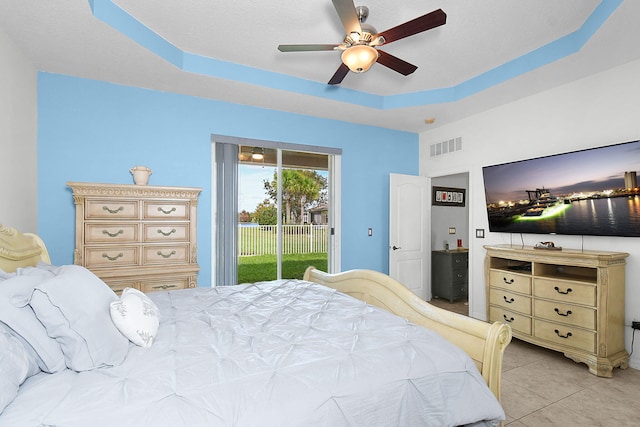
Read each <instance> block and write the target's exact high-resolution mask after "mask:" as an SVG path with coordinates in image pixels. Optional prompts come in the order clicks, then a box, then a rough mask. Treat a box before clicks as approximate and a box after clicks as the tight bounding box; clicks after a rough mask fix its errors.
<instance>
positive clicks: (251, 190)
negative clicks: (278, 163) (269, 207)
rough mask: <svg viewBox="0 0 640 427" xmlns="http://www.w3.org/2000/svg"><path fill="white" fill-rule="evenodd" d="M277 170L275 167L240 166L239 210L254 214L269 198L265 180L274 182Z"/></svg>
mask: <svg viewBox="0 0 640 427" xmlns="http://www.w3.org/2000/svg"><path fill="white" fill-rule="evenodd" d="M275 170H276V168H275V167H273V166H256V165H239V169H238V180H239V184H240V185H239V187H240V195H239V198H238V209H239V210H240V212H242V211H243V210H245V211H247V212H253V211H255V210H256V206H258V205H259V204H260V203H262V201H263V200H264V199H267V198H269V196H268V195H267V193H266V191H265V190H264V184H263V181H264V180H269V181H270V180H272V179H273V173H274V171H275Z"/></svg>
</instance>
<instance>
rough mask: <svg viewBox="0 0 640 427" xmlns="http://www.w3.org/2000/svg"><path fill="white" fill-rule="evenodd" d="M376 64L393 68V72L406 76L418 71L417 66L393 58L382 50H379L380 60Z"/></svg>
mask: <svg viewBox="0 0 640 427" xmlns="http://www.w3.org/2000/svg"><path fill="white" fill-rule="evenodd" d="M376 62H378V63H379V64H382V65H384V66H385V67H387V68H391V69H392V70H393V71H397V72H398V73H400V74H402V75H404V76H408V75H409V74H411V73H413V72H414V71H415V70H417V69H418V67H416V66H415V65H413V64H409V63H408V62H407V61H404V60H402V59H400V58H398V57H396V56H393V55H391V54H390V53H387V52H383V51H381V50H380V49H378V60H377V61H376Z"/></svg>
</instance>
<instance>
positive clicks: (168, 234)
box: [158, 228, 176, 237]
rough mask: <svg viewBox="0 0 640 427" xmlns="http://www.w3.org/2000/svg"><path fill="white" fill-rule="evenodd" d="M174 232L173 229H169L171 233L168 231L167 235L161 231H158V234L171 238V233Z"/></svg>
mask: <svg viewBox="0 0 640 427" xmlns="http://www.w3.org/2000/svg"><path fill="white" fill-rule="evenodd" d="M175 232H176V229H175V228H173V229H171V231H169V232H167V233H165V232H164V231H162V230H158V234H162V235H163V236H164V237H167V236H171V235H172V234H173V233H175Z"/></svg>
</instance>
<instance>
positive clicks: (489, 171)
mask: <svg viewBox="0 0 640 427" xmlns="http://www.w3.org/2000/svg"><path fill="white" fill-rule="evenodd" d="M639 171H640V141H631V142H626V143H622V144H615V145H609V146H606V147H599V148H592V149H587V150H581V151H574V152H570V153H564V154H557V155H553V156H546V157H539V158H534V159H529V160H522V161H517V162H510V163H503V164H498V165H492V166H485V167H483V168H482V173H483V179H484V187H485V196H486V203H487V214H488V216H489V230H490V231H492V232H505V233H533V234H571V235H596V236H629V237H640V188H639V187H638V176H637V175H638V174H640V172H639Z"/></svg>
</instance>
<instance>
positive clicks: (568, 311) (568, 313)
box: [553, 308, 571, 317]
mask: <svg viewBox="0 0 640 427" xmlns="http://www.w3.org/2000/svg"><path fill="white" fill-rule="evenodd" d="M553 310H554V311H555V312H556V313H558V315H560V316H565V317H567V316H568V315H570V314H571V310H567V312H566V313H560V310H559V309H557V308H554V309H553Z"/></svg>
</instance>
